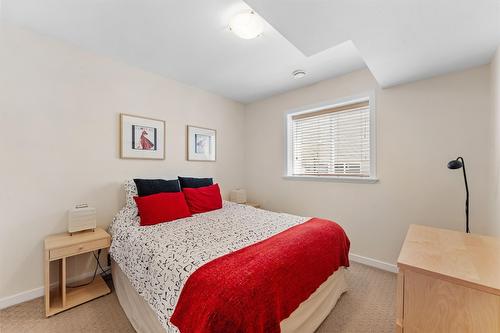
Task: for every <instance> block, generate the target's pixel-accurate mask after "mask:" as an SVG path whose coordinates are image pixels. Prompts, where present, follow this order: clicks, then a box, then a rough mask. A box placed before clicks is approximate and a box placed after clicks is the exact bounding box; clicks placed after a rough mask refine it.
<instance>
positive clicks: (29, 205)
mask: <svg viewBox="0 0 500 333" xmlns="http://www.w3.org/2000/svg"><path fill="white" fill-rule="evenodd" d="M120 112H123V113H130V114H136V115H144V116H148V117H153V118H158V119H164V120H165V121H166V124H167V132H166V133H167V143H166V160H164V161H148V160H121V159H119V158H118V153H119V151H118V141H117V140H118V117H119V113H120ZM243 120H244V115H243V106H242V105H240V104H238V103H235V102H232V101H229V100H227V99H224V98H222V97H218V96H216V95H213V94H211V93H207V92H205V91H202V90H199V89H196V88H192V87H189V86H186V85H183V84H180V83H177V82H174V81H171V80H167V79H164V78H162V77H159V76H156V75H153V74H150V73H146V72H143V71H141V70H137V69H133V68H131V67H128V66H126V65H124V64H121V63H119V62H116V61H113V60H110V59H107V58H103V57H97V56H94V55H92V54H88V53H85V52H82V51H80V50H78V49H77V48H74V47H71V46H66V45H65V44H62V43H59V42H56V41H53V40H51V39H48V38H42V37H39V36H37V35H34V34H32V33H29V32H25V31H21V30H14V29H11V28H7V27H2V28H0V151H1V163H0V177H1V181H0V184H1V186H2V189H1V190H0V208H1V209H0V212H1V213H0V214H1V215H0V224H1V230H0V259H1V265H0V299H1V298H3V297H6V296H9V295H13V294H16V293H19V292H23V291H27V290H30V289H33V288H37V287H40V286H42V278H43V274H42V258H43V257H42V240H43V238H44V237H45V236H47V235H49V234H51V233H56V232H62V231H64V230H65V228H66V211H67V209H68V208H70V207H72V206H73V205H74V204H76V203H80V202H88V203H89V204H90V205H92V206H95V207H96V208H97V212H98V223H99V224H100V225H101V226H107V225H108V224H109V223H110V221H111V219H112V217H113V215H114V214H115V213H116V212H117V210H118V209H120V207H121V206H122V205H123V204H124V192H123V191H122V189H121V184H122V183H123V181H124V180H125V179H128V178H132V177H165V178H170V177H176V176H177V175H181V174H182V175H193V176H214V177H215V178H216V180H217V181H218V182H220V184H221V186H222V188H223V190H224V192H225V194H226V195H227V192H228V191H229V190H230V189H232V188H234V187H238V186H242V183H243V174H242V168H243V158H244V155H243V149H242V146H243V134H242V132H243ZM186 124H194V125H200V126H204V127H210V128H215V129H217V131H218V132H217V134H218V152H217V158H218V160H217V162H216V163H207V162H187V161H186V160H185V150H186V146H185V140H186V139H185V131H186V128H185V126H186ZM82 260H86V261H88V259H82Z"/></svg>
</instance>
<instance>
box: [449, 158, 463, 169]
mask: <svg viewBox="0 0 500 333" xmlns="http://www.w3.org/2000/svg"><path fill="white" fill-rule="evenodd" d="M462 166H463V164H462V162H461V161H460V160H453V161H449V162H448V169H452V170H454V169H460V168H461V167H462Z"/></svg>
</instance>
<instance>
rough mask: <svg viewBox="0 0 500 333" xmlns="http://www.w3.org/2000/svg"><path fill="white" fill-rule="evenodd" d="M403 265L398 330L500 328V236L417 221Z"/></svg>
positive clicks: (485, 331)
mask: <svg viewBox="0 0 500 333" xmlns="http://www.w3.org/2000/svg"><path fill="white" fill-rule="evenodd" d="M398 267H399V273H398V282H397V302H396V306H397V310H396V331H397V332H405V333H413V332H424V333H433V332H439V333H446V332H453V333H462V332H471V333H472V332H474V333H476V332H478V333H490V332H491V333H493V332H494V333H498V332H500V239H497V238H493V237H487V236H480V235H474V234H466V233H463V232H458V231H451V230H445V229H437V228H431V227H426V226H421V225H411V226H410V229H409V230H408V234H407V235H406V239H405V242H404V244H403V247H402V249H401V253H400V255H399V259H398Z"/></svg>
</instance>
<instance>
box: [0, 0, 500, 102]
mask: <svg viewBox="0 0 500 333" xmlns="http://www.w3.org/2000/svg"><path fill="white" fill-rule="evenodd" d="M1 1H2V7H1V9H2V19H3V20H5V21H7V22H10V23H12V24H16V25H19V26H23V27H27V28H30V29H32V30H34V31H36V32H39V33H42V34H47V35H50V36H54V37H56V38H59V39H62V40H65V41H67V42H70V43H72V44H74V45H77V46H80V47H82V48H84V49H86V50H89V51H92V52H95V53H98V54H104V55H108V56H111V57H114V58H116V59H119V60H122V61H125V62H127V63H129V64H130V65H133V66H138V67H141V68H143V69H145V70H147V71H151V72H154V73H158V74H160V75H163V76H166V77H170V78H173V79H176V80H178V81H181V82H185V83H187V84H191V85H194V86H198V87H200V88H203V89H206V90H209V91H212V92H215V93H217V94H220V95H223V96H226V97H229V98H231V99H234V100H237V101H241V102H251V101H255V100H258V99H262V98H265V97H268V96H271V95H274V94H276V93H280V92H284V91H287V90H291V89H295V88H298V87H301V86H305V85H309V84H312V83H315V82H318V81H321V80H324V79H327V78H331V77H335V76H338V75H342V74H345V73H348V72H351V71H354V70H357V69H360V68H364V67H365V63H366V64H367V65H368V67H369V68H370V70H371V71H372V73H373V74H374V76H375V78H376V79H377V80H378V81H379V82H380V83H381V84H382V85H383V86H390V85H394V84H398V83H401V82H408V81H412V80H416V79H420V78H424V77H429V76H434V75H437V74H440V73H444V72H448V71H452V70H457V69H462V68H466V67H471V66H475V65H479V64H484V63H487V62H489V60H490V59H491V56H492V54H493V52H494V49H495V48H496V46H497V45H499V44H500V0H468V1H466V0H433V1H432V0H406V1H401V0H386V1H383V2H382V1H381V0H379V1H375V0H336V1H327V0H273V1H269V0H267V1H265V0H247V1H246V2H247V3H248V4H249V5H250V6H251V7H252V8H253V9H254V10H256V12H257V13H259V14H260V15H261V16H263V17H264V18H265V19H266V20H267V22H268V24H267V23H266V25H265V28H264V33H263V35H262V36H261V37H258V38H256V39H253V40H243V39H239V38H238V37H236V36H235V35H234V34H232V33H231V32H230V31H229V30H228V28H227V22H228V21H229V18H230V17H231V16H232V15H234V14H236V13H239V12H242V11H244V10H248V8H249V7H248V5H247V4H246V3H245V2H243V1H240V0H184V1H178V0H44V1H40V0H1ZM358 50H359V51H358ZM296 69H304V70H306V72H307V76H306V77H305V78H303V79H299V80H297V79H293V78H292V76H291V73H292V72H293V71H294V70H296Z"/></svg>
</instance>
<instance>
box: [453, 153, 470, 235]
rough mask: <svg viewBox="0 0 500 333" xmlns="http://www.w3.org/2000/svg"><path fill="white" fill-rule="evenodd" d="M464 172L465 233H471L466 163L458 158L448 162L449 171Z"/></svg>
mask: <svg viewBox="0 0 500 333" xmlns="http://www.w3.org/2000/svg"><path fill="white" fill-rule="evenodd" d="M460 168H462V169H463V170H464V182H465V194H466V197H465V232H467V233H470V230H469V186H468V185H467V174H466V173H465V161H464V159H463V158H462V157H460V156H459V157H457V159H456V160H453V161H449V162H448V169H452V170H455V169H460Z"/></svg>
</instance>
